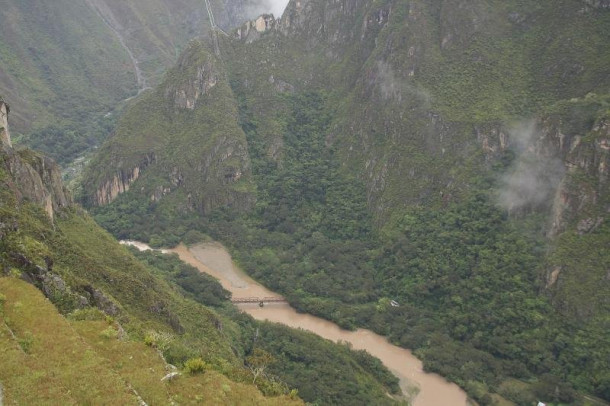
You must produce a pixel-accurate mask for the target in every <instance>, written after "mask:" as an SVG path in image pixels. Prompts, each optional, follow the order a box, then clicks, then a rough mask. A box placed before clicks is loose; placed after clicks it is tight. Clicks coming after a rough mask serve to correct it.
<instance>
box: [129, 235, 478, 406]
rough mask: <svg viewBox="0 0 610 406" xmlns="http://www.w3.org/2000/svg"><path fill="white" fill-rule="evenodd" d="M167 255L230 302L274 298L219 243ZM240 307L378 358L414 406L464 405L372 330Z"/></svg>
mask: <svg viewBox="0 0 610 406" xmlns="http://www.w3.org/2000/svg"><path fill="white" fill-rule="evenodd" d="M129 244H130V245H134V246H136V247H137V248H139V249H147V248H148V247H147V246H146V245H145V244H142V243H136V242H129ZM169 252H174V253H176V254H178V256H179V257H180V259H182V260H183V261H184V262H186V263H188V264H190V265H193V266H194V267H196V268H197V269H199V270H200V271H201V272H205V273H207V274H210V275H212V276H214V277H216V278H217V279H218V280H219V281H220V283H221V284H222V286H223V287H224V288H225V289H227V290H229V291H230V292H231V293H232V294H233V297H234V298H237V297H252V296H258V297H266V296H276V297H277V296H279V295H278V294H277V293H275V292H272V291H270V290H268V289H267V288H265V287H264V286H262V285H261V284H259V283H257V282H256V281H254V280H252V279H251V278H250V277H248V276H247V275H246V274H244V273H243V272H242V271H241V270H240V269H238V268H237V267H236V266H235V265H234V264H233V262H232V260H231V256H230V255H229V253H228V252H227V251H226V249H225V248H224V247H223V246H222V245H220V244H218V243H207V244H200V245H197V246H195V247H192V248H190V249H189V248H187V247H186V246H184V245H179V246H178V247H176V248H174V249H172V250H169ZM239 308H240V309H242V310H243V311H245V312H246V313H248V314H250V315H251V316H252V317H254V318H255V319H257V320H269V321H273V322H276V323H281V324H284V325H286V326H289V327H293V328H302V329H304V330H307V331H311V332H313V333H315V334H317V335H319V336H320V337H323V338H326V339H329V340H332V341H335V342H337V341H345V342H349V343H350V344H351V345H352V348H354V349H356V350H366V351H368V352H369V353H370V354H372V355H374V356H375V357H377V358H379V359H380V360H381V362H383V364H384V365H385V366H386V367H387V368H388V369H390V370H391V371H392V372H393V373H394V374H395V375H396V376H397V377H398V378H399V379H400V386H401V389H402V391H403V393H405V394H409V393H416V392H417V391H418V390H419V393H418V394H417V396H416V397H415V399H414V400H413V405H414V406H442V405H451V406H462V405H466V404H467V397H466V393H465V392H464V391H463V390H461V389H460V388H459V387H458V386H457V385H455V384H453V383H449V382H447V381H446V380H445V379H443V378H442V377H441V376H439V375H436V374H429V373H425V372H424V371H423V366H422V363H421V361H420V360H419V359H417V358H416V357H415V356H414V355H413V354H412V353H411V351H409V350H406V349H404V348H400V347H397V346H395V345H392V344H390V343H389V342H388V341H387V340H386V339H385V337H382V336H380V335H378V334H375V333H373V332H372V331H369V330H365V329H358V330H356V331H347V330H343V329H341V328H339V327H338V326H337V325H336V324H334V323H331V322H330V321H328V320H324V319H321V318H318V317H314V316H312V315H309V314H303V313H297V311H296V310H295V309H293V308H292V307H290V306H289V305H288V304H283V303H271V304H267V305H265V307H259V306H258V304H240V305H239ZM415 388H417V389H415ZM414 389H415V390H414Z"/></svg>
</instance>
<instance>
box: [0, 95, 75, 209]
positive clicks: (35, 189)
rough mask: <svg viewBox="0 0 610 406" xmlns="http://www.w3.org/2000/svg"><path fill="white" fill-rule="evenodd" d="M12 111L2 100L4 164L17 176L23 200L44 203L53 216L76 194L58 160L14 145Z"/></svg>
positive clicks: (2, 149) (0, 107) (14, 183)
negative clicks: (67, 185) (66, 184)
mask: <svg viewBox="0 0 610 406" xmlns="http://www.w3.org/2000/svg"><path fill="white" fill-rule="evenodd" d="M9 111H10V109H9V108H8V106H7V105H6V104H5V103H4V102H3V101H0V115H1V117H0V118H1V119H2V124H1V125H2V130H1V135H2V145H1V146H0V147H1V148H0V150H1V151H2V154H3V156H4V165H5V166H6V168H7V169H8V172H9V173H10V174H11V176H12V178H13V181H14V182H12V185H13V186H14V189H15V194H16V195H17V198H18V199H19V200H28V201H31V202H33V203H36V204H38V205H40V206H42V207H43V208H44V209H45V211H46V212H47V214H48V215H49V217H50V218H51V219H53V216H54V214H55V212H56V211H57V210H60V209H61V208H64V207H68V206H70V205H72V197H71V195H70V193H69V192H68V190H67V189H66V188H65V187H64V184H63V182H62V180H61V172H60V169H59V167H58V166H57V164H56V163H55V161H53V160H52V159H50V158H47V157H45V156H42V155H40V154H38V153H36V152H34V151H30V150H23V151H15V150H14V149H13V148H12V147H11V137H10V133H9V131H8V114H9Z"/></svg>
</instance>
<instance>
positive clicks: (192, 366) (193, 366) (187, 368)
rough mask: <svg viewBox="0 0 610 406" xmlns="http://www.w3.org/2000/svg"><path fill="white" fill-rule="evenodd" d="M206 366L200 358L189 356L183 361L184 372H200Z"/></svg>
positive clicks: (203, 370)
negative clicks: (189, 357)
mask: <svg viewBox="0 0 610 406" xmlns="http://www.w3.org/2000/svg"><path fill="white" fill-rule="evenodd" d="M208 368H209V366H208V365H207V364H206V362H205V361H204V360H202V359H201V358H191V359H189V360H188V361H186V362H185V363H184V372H186V373H187V374H191V375H195V374H201V373H203V372H205V370H206V369H208Z"/></svg>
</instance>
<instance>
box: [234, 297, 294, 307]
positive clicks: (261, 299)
mask: <svg viewBox="0 0 610 406" xmlns="http://www.w3.org/2000/svg"><path fill="white" fill-rule="evenodd" d="M231 303H235V304H239V303H258V305H259V306H261V307H262V306H264V305H265V303H288V302H287V301H286V299H284V298H283V297H278V296H266V297H256V296H250V297H234V298H232V299H231Z"/></svg>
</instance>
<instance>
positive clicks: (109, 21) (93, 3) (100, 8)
mask: <svg viewBox="0 0 610 406" xmlns="http://www.w3.org/2000/svg"><path fill="white" fill-rule="evenodd" d="M86 2H87V4H89V6H90V7H91V8H92V9H93V10H94V11H95V13H96V14H97V15H98V16H99V17H100V19H101V20H102V21H103V22H104V24H105V25H106V26H107V27H108V28H110V30H111V31H112V33H113V34H114V35H115V36H116V37H117V39H118V40H119V43H120V44H121V46H122V47H123V49H125V51H126V52H127V55H129V59H131V63H132V65H133V69H134V71H135V75H136V82H137V83H138V95H139V94H140V93H142V92H143V91H144V90H147V89H150V87H149V86H148V85H147V84H146V78H145V77H144V74H143V73H142V70H141V69H140V62H139V61H138V59H137V58H136V56H135V55H134V53H133V52H132V51H131V49H129V47H128V46H127V43H126V41H125V37H123V34H121V29H122V27H121V24H120V23H119V22H118V21H117V20H116V18H115V17H114V14H113V13H112V10H111V9H110V8H109V7H108V5H107V4H106V3H105V2H104V1H103V0H86ZM206 2H207V0H206ZM129 99H131V97H130V98H129ZM129 99H127V100H129Z"/></svg>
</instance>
